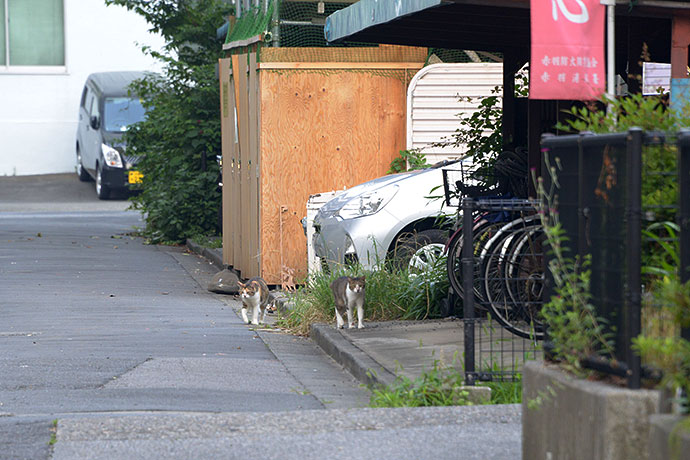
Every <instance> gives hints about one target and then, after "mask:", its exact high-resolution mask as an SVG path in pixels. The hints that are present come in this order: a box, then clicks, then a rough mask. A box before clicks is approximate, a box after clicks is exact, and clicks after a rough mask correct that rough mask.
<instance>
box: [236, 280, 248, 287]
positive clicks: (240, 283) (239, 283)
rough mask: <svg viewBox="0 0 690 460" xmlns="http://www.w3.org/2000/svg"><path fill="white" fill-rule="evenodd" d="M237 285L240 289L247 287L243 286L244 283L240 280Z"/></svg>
mask: <svg viewBox="0 0 690 460" xmlns="http://www.w3.org/2000/svg"><path fill="white" fill-rule="evenodd" d="M237 285H238V286H239V287H240V288H245V287H247V285H246V284H242V281H239V280H238V281H237Z"/></svg>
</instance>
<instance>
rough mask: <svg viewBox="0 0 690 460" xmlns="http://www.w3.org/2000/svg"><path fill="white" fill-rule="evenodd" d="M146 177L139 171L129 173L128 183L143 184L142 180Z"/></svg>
mask: <svg viewBox="0 0 690 460" xmlns="http://www.w3.org/2000/svg"><path fill="white" fill-rule="evenodd" d="M143 177H144V175H143V174H142V173H140V172H139V171H129V176H128V181H129V183H130V184H141V179H142V178H143Z"/></svg>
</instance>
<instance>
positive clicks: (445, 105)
mask: <svg viewBox="0 0 690 460" xmlns="http://www.w3.org/2000/svg"><path fill="white" fill-rule="evenodd" d="M502 85H503V64H502V63H488V62H477V63H475V62H467V63H457V64H432V65H429V66H427V67H424V68H423V69H422V70H420V71H419V72H418V73H417V74H416V75H415V76H414V78H413V79H412V81H411V82H410V86H409V88H408V90H407V148H408V150H409V149H422V153H424V154H425V155H426V158H427V162H428V163H429V164H433V163H436V162H438V161H442V160H445V159H451V158H458V157H461V156H462V155H463V154H464V153H465V152H466V150H467V148H466V147H465V146H459V147H444V148H440V147H430V146H429V145H430V144H432V143H434V142H439V141H443V140H447V139H449V138H451V136H452V134H453V133H454V132H455V131H456V130H457V129H458V128H459V127H460V123H459V119H458V114H461V113H462V114H463V115H465V116H468V115H470V114H471V113H472V112H473V111H475V110H476V109H477V107H478V105H479V99H478V98H480V97H483V96H491V90H492V89H494V88H495V87H496V86H502ZM499 94H501V93H499ZM465 96H470V97H472V98H473V99H472V101H471V102H467V101H459V99H460V98H461V97H465Z"/></svg>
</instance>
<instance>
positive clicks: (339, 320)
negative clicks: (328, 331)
mask: <svg viewBox="0 0 690 460" xmlns="http://www.w3.org/2000/svg"><path fill="white" fill-rule="evenodd" d="M335 327H336V329H342V328H343V327H345V321H343V317H342V316H340V312H339V311H338V309H337V308H336V309H335Z"/></svg>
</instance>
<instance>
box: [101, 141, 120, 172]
mask: <svg viewBox="0 0 690 460" xmlns="http://www.w3.org/2000/svg"><path fill="white" fill-rule="evenodd" d="M101 151H102V152H103V158H105V164H107V165H108V166H112V167H114V168H121V167H122V157H120V152H118V151H117V150H115V149H114V148H112V147H111V146H109V145H105V144H101Z"/></svg>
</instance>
